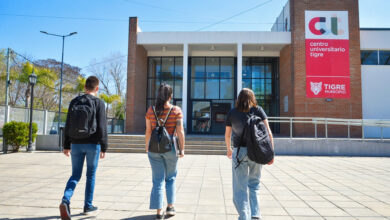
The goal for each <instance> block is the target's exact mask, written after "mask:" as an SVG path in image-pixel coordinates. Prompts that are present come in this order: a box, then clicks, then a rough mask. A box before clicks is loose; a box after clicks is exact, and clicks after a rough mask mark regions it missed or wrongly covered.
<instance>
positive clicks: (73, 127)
mask: <svg viewBox="0 0 390 220" xmlns="http://www.w3.org/2000/svg"><path fill="white" fill-rule="evenodd" d="M68 114H69V122H68V123H69V128H68V129H69V130H68V132H69V136H70V137H71V138H73V139H85V138H88V137H90V136H91V135H92V134H94V133H96V129H97V121H96V106H95V102H94V100H92V98H91V97H89V96H88V95H82V96H79V97H76V98H75V101H74V103H73V105H72V107H71V109H70V111H69V112H68Z"/></svg>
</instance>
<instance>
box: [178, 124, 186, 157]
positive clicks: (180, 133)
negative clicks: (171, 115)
mask: <svg viewBox="0 0 390 220" xmlns="http://www.w3.org/2000/svg"><path fill="white" fill-rule="evenodd" d="M176 135H177V137H178V138H179V143H180V146H179V147H180V155H179V156H180V157H184V146H185V138H184V127H183V119H182V118H180V119H178V120H177V123H176Z"/></svg>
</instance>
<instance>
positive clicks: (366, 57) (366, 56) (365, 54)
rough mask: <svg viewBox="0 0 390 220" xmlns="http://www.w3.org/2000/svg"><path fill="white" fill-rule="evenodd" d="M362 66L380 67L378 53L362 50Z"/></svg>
mask: <svg viewBox="0 0 390 220" xmlns="http://www.w3.org/2000/svg"><path fill="white" fill-rule="evenodd" d="M360 59H361V63H362V65H378V51H376V50H362V51H361V53H360Z"/></svg>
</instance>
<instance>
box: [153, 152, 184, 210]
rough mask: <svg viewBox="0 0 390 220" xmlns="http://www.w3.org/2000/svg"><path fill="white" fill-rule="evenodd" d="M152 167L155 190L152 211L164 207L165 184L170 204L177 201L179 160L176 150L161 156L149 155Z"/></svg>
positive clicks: (157, 154) (156, 154)
mask: <svg viewBox="0 0 390 220" xmlns="http://www.w3.org/2000/svg"><path fill="white" fill-rule="evenodd" d="M148 157H149V162H150V166H151V167H152V180H153V188H152V192H151V194H150V206H149V208H150V209H162V208H163V205H164V184H165V191H166V195H167V201H168V204H173V203H174V202H175V199H176V175H177V160H178V158H177V157H176V153H175V150H174V148H172V151H169V152H166V153H163V154H159V153H152V152H149V153H148Z"/></svg>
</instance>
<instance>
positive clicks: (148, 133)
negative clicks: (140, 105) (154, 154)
mask: <svg viewBox="0 0 390 220" xmlns="http://www.w3.org/2000/svg"><path fill="white" fill-rule="evenodd" d="M145 124H146V130H145V151H146V152H148V151H149V141H150V136H151V135H152V122H151V121H150V120H149V119H148V118H145Z"/></svg>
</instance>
